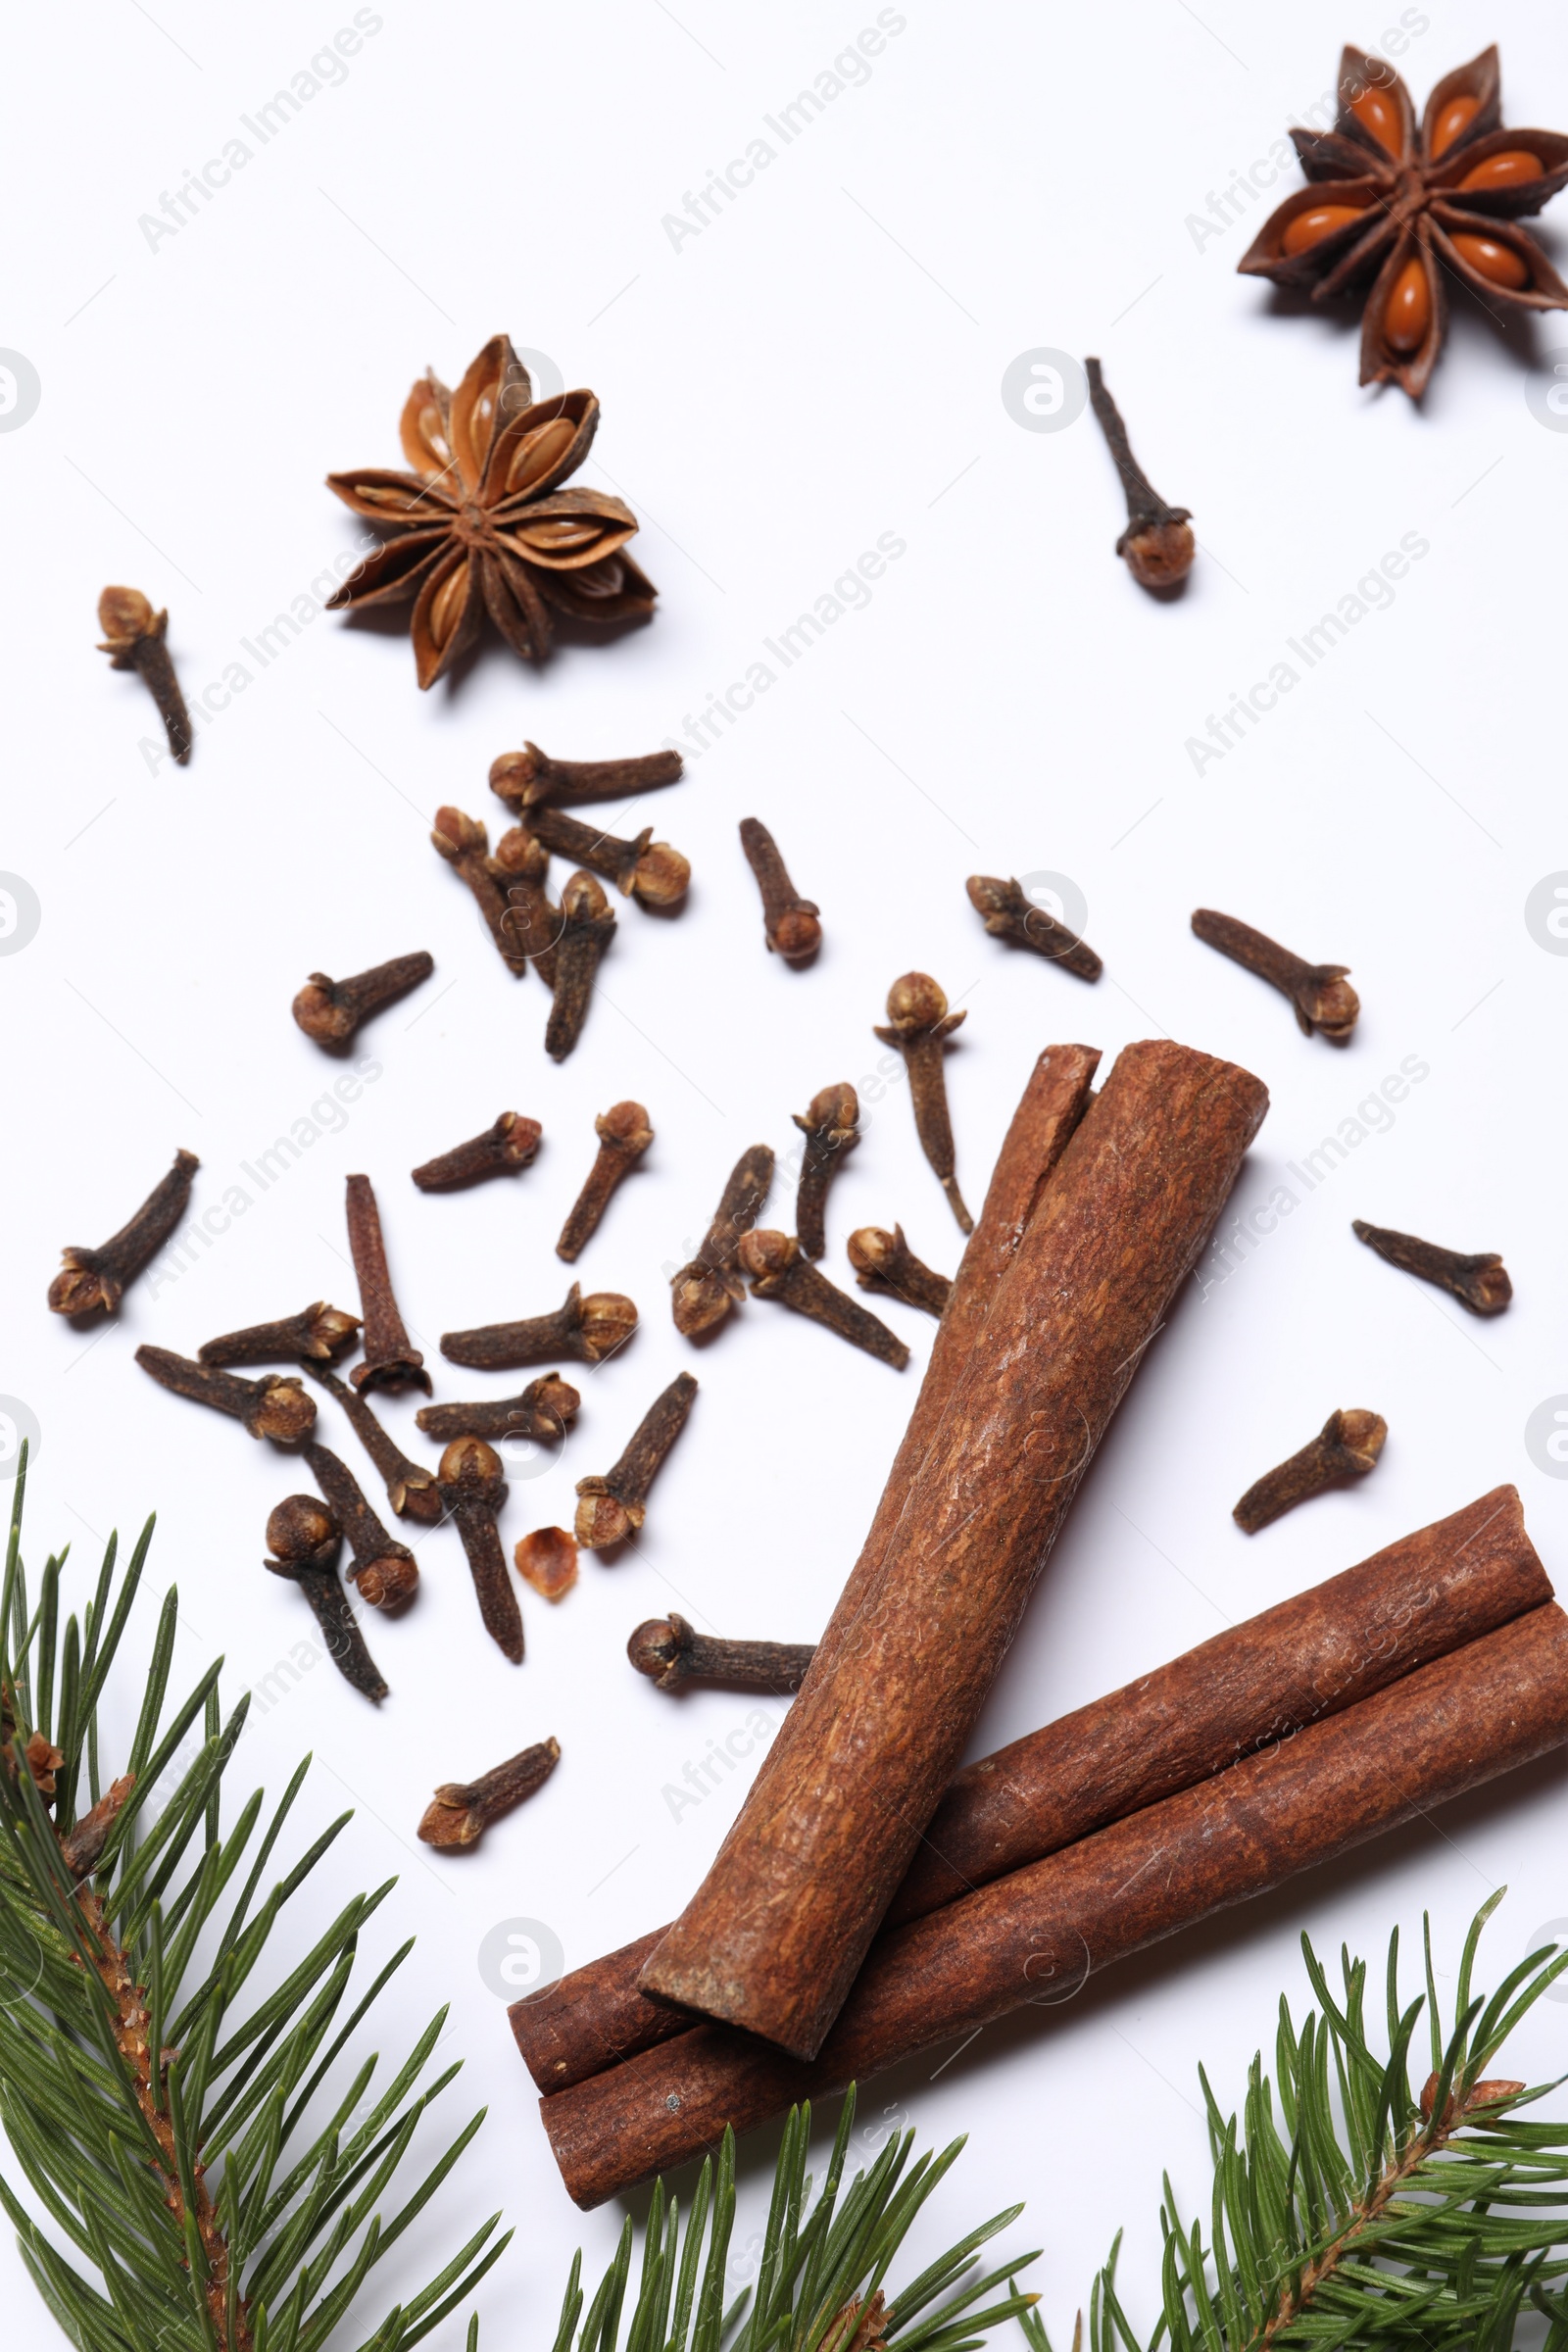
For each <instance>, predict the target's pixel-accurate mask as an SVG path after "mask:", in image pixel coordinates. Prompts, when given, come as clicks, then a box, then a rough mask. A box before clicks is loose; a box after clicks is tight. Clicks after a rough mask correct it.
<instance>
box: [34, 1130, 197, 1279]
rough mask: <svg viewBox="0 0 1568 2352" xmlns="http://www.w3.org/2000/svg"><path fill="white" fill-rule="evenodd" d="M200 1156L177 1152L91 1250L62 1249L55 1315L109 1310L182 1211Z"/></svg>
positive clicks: (156, 1253) (148, 1262)
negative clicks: (126, 1215)
mask: <svg viewBox="0 0 1568 2352" xmlns="http://www.w3.org/2000/svg"><path fill="white" fill-rule="evenodd" d="M201 1164H202V1163H201V1161H200V1160H199V1159H198V1158H197V1156H196V1154H195V1152H175V1153H174V1164H173V1166H172V1168H171V1169H170V1171H169V1174H168V1175H167V1176H165V1177H164V1178H162V1179H161V1181H160V1182H159V1183H157V1184H155V1185H154V1187H153V1189H152V1191H151V1192H150V1193H149V1194H148V1196H147V1198H146V1200H145V1201H143V1202H142V1204H141V1206H140V1208H138V1209H137V1211H136V1213H135V1215H134V1216H133V1217H132V1218H130V1220H129V1222H128V1223H126V1224H124V1225H122V1227H121V1228H120V1231H119V1232H118V1233H113V1234H111V1235H110V1237H109V1239H108V1241H107V1242H104V1243H101V1244H100V1246H99V1247H98V1248H97V1249H96V1250H85V1249H79V1248H74V1247H73V1248H72V1249H69V1250H62V1251H61V1260H62V1263H61V1269H60V1272H59V1273H58V1274H57V1275H56V1276H55V1278H54V1280H53V1282H52V1283H51V1284H50V1285H49V1304H50V1306H51V1307H52V1309H53V1310H54V1312H55V1313H56V1314H57V1315H91V1314H97V1313H100V1312H102V1313H104V1314H110V1315H112V1314H113V1313H114V1311H115V1309H116V1307H118V1306H119V1304H120V1301H121V1299H122V1298H123V1295H124V1291H125V1286H126V1284H127V1283H131V1282H134V1281H135V1279H136V1277H137V1275H138V1274H139V1273H140V1272H141V1270H142V1268H143V1267H144V1266H146V1265H148V1264H150V1263H151V1261H152V1260H153V1259H154V1258H155V1257H156V1256H157V1255H158V1252H159V1250H161V1249H162V1248H163V1246H164V1244H165V1243H166V1242H167V1241H168V1239H169V1237H170V1235H171V1234H172V1232H173V1230H174V1227H175V1226H176V1225H177V1224H178V1223H179V1220H180V1218H181V1217H182V1216H183V1215H184V1213H185V1204H186V1202H187V1201H189V1199H190V1187H191V1179H192V1177H193V1176H194V1175H195V1173H196V1171H197V1169H198V1168H199V1167H200V1166H201Z"/></svg>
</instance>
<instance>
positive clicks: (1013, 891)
mask: <svg viewBox="0 0 1568 2352" xmlns="http://www.w3.org/2000/svg"><path fill="white" fill-rule="evenodd" d="M963 887H964V889H965V890H966V891H967V892H968V894H969V904H970V906H971V907H973V908H974V910H975V912H976V914H978V915H979V916H980V917H981V919H982V920H983V921H984V923H985V927H986V929H987V930H988V931H989V932H990V934H991V936H992V938H993V939H1006V940H1010V941H1011V942H1012V944H1013V946H1014V947H1017V948H1032V949H1033V950H1034V952H1035V954H1036V955H1037V956H1045V957H1046V958H1047V960H1048V961H1049V962H1051V963H1059V964H1060V965H1061V967H1062V969H1063V970H1064V971H1068V972H1076V974H1077V975H1078V978H1079V979H1080V980H1098V979H1099V978H1100V975H1101V973H1102V972H1103V970H1104V968H1105V967H1104V965H1103V962H1102V961H1101V959H1100V957H1099V956H1097V955H1096V954H1095V951H1094V949H1093V948H1092V947H1091V946H1090V945H1089V943H1088V941H1087V940H1083V939H1080V938H1079V937H1078V935H1077V933H1076V932H1074V931H1069V930H1068V928H1067V926H1066V924H1065V923H1058V922H1057V920H1056V918H1055V916H1054V914H1048V913H1047V912H1046V909H1045V908H1044V907H1037V906H1036V905H1035V902H1034V900H1033V899H1031V898H1029V897H1027V896H1026V895H1025V892H1024V887H1023V884H1022V883H1021V882H1018V881H1015V880H1011V879H1009V880H1007V881H1003V880H1002V878H1001V876H1000V875H997V874H971V875H970V876H969V879H968V881H967V882H966V883H965V884H964V886H963Z"/></svg>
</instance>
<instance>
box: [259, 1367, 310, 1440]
mask: <svg viewBox="0 0 1568 2352" xmlns="http://www.w3.org/2000/svg"><path fill="white" fill-rule="evenodd" d="M245 1426H246V1428H247V1429H248V1430H249V1431H250V1433H251V1436H252V1437H253V1438H271V1439H272V1440H273V1441H274V1443H275V1444H277V1445H279V1446H297V1445H298V1444H299V1442H300V1440H301V1439H302V1438H305V1437H308V1436H309V1435H310V1433H311V1431H312V1430H313V1429H314V1428H315V1427H316V1398H315V1397H307V1396H306V1394H305V1390H304V1387H303V1386H302V1384H301V1383H300V1382H299V1381H297V1380H269V1381H268V1383H267V1394H266V1395H265V1396H264V1397H263V1398H262V1400H261V1402H260V1403H259V1404H258V1405H257V1406H256V1408H255V1410H254V1411H253V1412H251V1413H249V1414H248V1415H247V1416H246V1421H245Z"/></svg>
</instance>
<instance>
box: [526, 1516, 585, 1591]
mask: <svg viewBox="0 0 1568 2352" xmlns="http://www.w3.org/2000/svg"><path fill="white" fill-rule="evenodd" d="M512 1559H513V1565H514V1566H515V1569H516V1571H517V1574H518V1575H519V1576H520V1577H521V1578H522V1581H523V1583H524V1584H526V1585H532V1587H533V1589H534V1591H535V1592H536V1593H542V1594H543V1596H544V1598H545V1599H546V1600H561V1599H564V1596H565V1595H566V1593H569V1592H570V1591H571V1588H572V1586H573V1585H574V1584H575V1583H576V1582H577V1545H576V1543H575V1541H574V1540H573V1538H572V1537H570V1536H568V1535H567V1533H566V1531H565V1529H564V1527H536V1528H535V1529H534V1531H533V1533H532V1535H528V1536H519V1537H518V1538H517V1542H516V1544H515V1547H514V1550H513V1554H512Z"/></svg>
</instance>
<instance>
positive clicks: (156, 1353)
mask: <svg viewBox="0 0 1568 2352" xmlns="http://www.w3.org/2000/svg"><path fill="white" fill-rule="evenodd" d="M136 1361H137V1363H138V1364H140V1366H141V1368H142V1370H143V1371H144V1372H150V1373H151V1374H152V1376H153V1378H154V1380H156V1381H157V1382H158V1384H159V1386H160V1387H161V1388H165V1389H170V1390H172V1392H173V1394H174V1395H175V1396H176V1397H190V1398H191V1399H192V1401H193V1402H194V1403H196V1404H210V1405H212V1407H213V1408H214V1410H215V1411H216V1412H220V1413H227V1414H229V1416H230V1417H231V1418H232V1419H233V1420H235V1421H243V1422H244V1424H245V1426H246V1428H247V1429H248V1430H249V1431H250V1433H251V1436H252V1437H253V1438H270V1439H271V1440H272V1442H273V1444H274V1445H276V1446H297V1445H298V1444H299V1442H300V1440H301V1438H303V1437H304V1436H306V1434H307V1433H308V1431H309V1430H310V1429H311V1428H312V1427H313V1425H314V1424H315V1420H316V1399H315V1398H314V1397H307V1396H306V1394H305V1391H304V1389H303V1388H302V1387H301V1385H300V1383H299V1382H298V1381H297V1380H284V1379H280V1378H279V1377H278V1375H277V1374H276V1373H275V1372H270V1373H269V1374H268V1376H267V1378H266V1379H265V1380H241V1379H240V1377H239V1375H238V1373H237V1372H221V1371H219V1369H218V1367H217V1366H216V1365H215V1364H198V1363H194V1362H193V1361H192V1360H191V1358H190V1357H189V1356H188V1355H175V1354H174V1352H173V1351H172V1348H149V1347H143V1348H137V1350H136Z"/></svg>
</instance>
